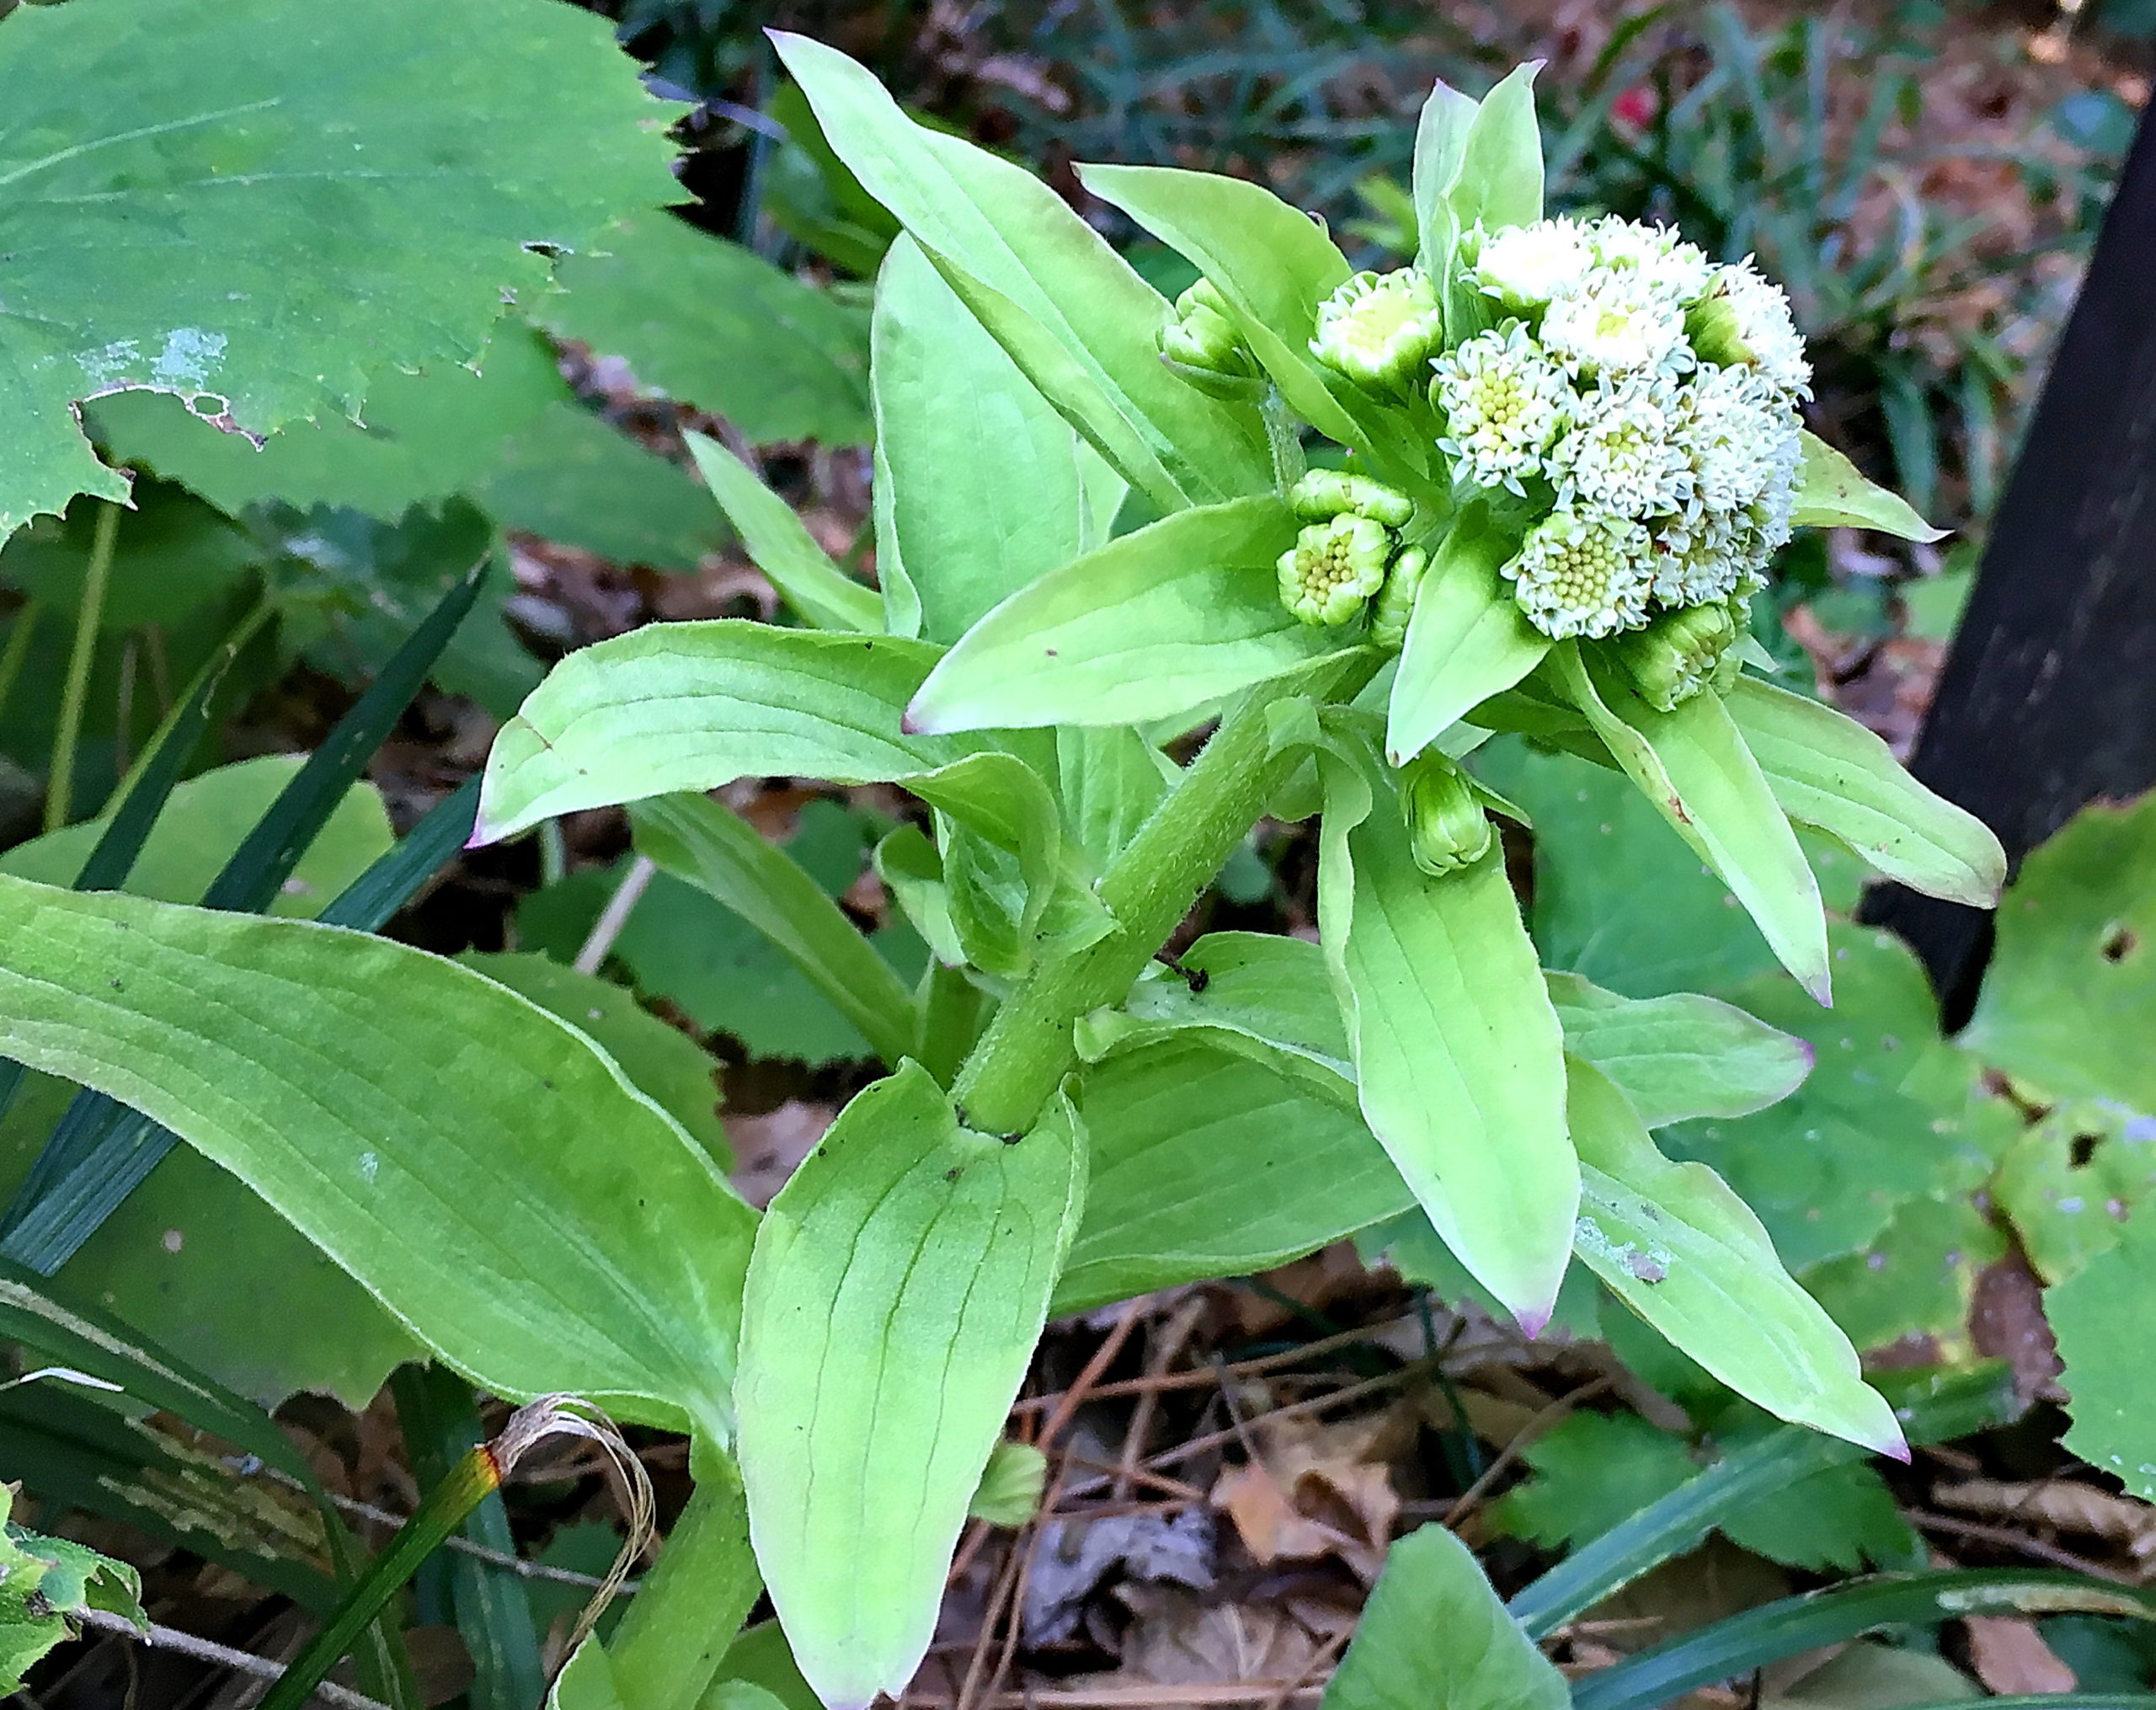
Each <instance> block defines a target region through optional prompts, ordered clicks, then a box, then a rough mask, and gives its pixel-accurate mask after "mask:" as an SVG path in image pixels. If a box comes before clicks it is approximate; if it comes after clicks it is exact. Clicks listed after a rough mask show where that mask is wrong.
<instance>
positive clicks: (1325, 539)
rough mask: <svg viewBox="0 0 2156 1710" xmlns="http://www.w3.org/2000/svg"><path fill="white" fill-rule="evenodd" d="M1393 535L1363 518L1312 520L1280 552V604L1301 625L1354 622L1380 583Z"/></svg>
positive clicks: (1383, 526)
mask: <svg viewBox="0 0 2156 1710" xmlns="http://www.w3.org/2000/svg"><path fill="white" fill-rule="evenodd" d="M1391 556H1392V536H1391V534H1390V532H1388V531H1387V530H1386V528H1385V525H1384V524H1383V523H1381V522H1378V521H1374V520H1373V519H1371V518H1369V517H1367V516H1336V517H1334V518H1332V519H1331V521H1327V522H1314V523H1312V524H1311V525H1310V526H1309V527H1308V528H1305V530H1303V532H1301V533H1299V535H1297V536H1296V537H1295V543H1294V546H1292V547H1290V548H1289V549H1288V550H1287V551H1286V552H1284V553H1281V554H1280V562H1279V567H1278V568H1279V578H1280V603H1281V604H1282V605H1283V606H1285V607H1287V608H1288V609H1289V611H1290V612H1294V614H1295V616H1296V617H1299V619H1301V620H1302V622H1304V623H1309V624H1323V625H1326V627H1328V628H1337V627H1338V626H1339V625H1341V624H1343V623H1353V621H1354V620H1355V618H1356V617H1358V615H1359V614H1360V613H1361V612H1362V609H1363V607H1364V602H1365V601H1368V600H1369V597H1370V596H1371V595H1373V594H1374V593H1376V592H1377V591H1378V590H1379V589H1380V588H1382V587H1383V586H1384V585H1385V564H1386V563H1387V561H1388V560H1389V559H1390V558H1391Z"/></svg>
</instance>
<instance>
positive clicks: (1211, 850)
mask: <svg viewBox="0 0 2156 1710" xmlns="http://www.w3.org/2000/svg"><path fill="white" fill-rule="evenodd" d="M1378 664H1379V660H1378V658H1377V656H1376V655H1374V654H1368V655H1354V656H1353V657H1352V658H1350V659H1348V660H1343V665H1344V666H1345V668H1344V669H1343V670H1342V671H1341V673H1340V674H1339V675H1338V676H1337V677H1336V678H1335V679H1334V681H1333V682H1332V683H1331V687H1330V691H1329V692H1327V693H1326V694H1325V695H1324V698H1326V699H1344V698H1348V697H1353V695H1354V694H1355V693H1356V692H1358V690H1359V689H1361V688H1362V687H1363V686H1364V684H1366V683H1367V682H1369V680H1370V678H1371V677H1372V676H1374V675H1375V673H1376V671H1377V668H1378ZM1291 692H1293V693H1310V692H1313V691H1312V690H1311V688H1310V686H1309V685H1307V684H1301V685H1298V686H1297V687H1296V688H1295V689H1294V691H1291ZM1274 698H1275V697H1270V696H1265V695H1262V694H1255V695H1252V696H1251V697H1250V698H1249V699H1248V700H1246V701H1245V702H1244V703H1243V704H1242V705H1241V707H1239V708H1237V709H1236V710H1235V711H1234V712H1232V713H1230V714H1229V715H1228V717H1227V718H1226V719H1223V720H1222V721H1221V724H1220V728H1219V730H1218V731H1216V732H1215V733H1214V737H1213V740H1211V741H1210V742H1209V743H1207V744H1206V745H1205V750H1204V751H1203V753H1202V754H1200V755H1199V756H1198V758H1197V759H1196V760H1195V761H1193V762H1192V763H1191V766H1190V768H1189V770H1188V771H1187V772H1185V773H1184V774H1183V776H1182V782H1181V783H1178V784H1177V786H1176V787H1175V788H1174V789H1172V790H1171V791H1170V792H1169V793H1168V794H1167V796H1166V799H1163V800H1162V802H1161V805H1160V806H1159V807H1158V808H1157V809H1156V810H1155V811H1154V814H1153V816H1152V817H1151V818H1150V819H1149V820H1146V822H1145V825H1144V826H1141V827H1140V828H1139V832H1138V835H1137V836H1135V837H1134V838H1132V839H1131V841H1130V843H1129V847H1127V848H1125V849H1124V850H1123V853H1122V854H1121V855H1119V856H1118V857H1117V858H1116V860H1115V863H1114V864H1113V866H1111V867H1110V868H1108V870H1107V874H1105V875H1104V876H1103V877H1102V879H1101V883H1100V896H1101V900H1102V902H1104V903H1106V904H1107V906H1108V907H1109V909H1110V910H1111V911H1113V914H1114V915H1115V917H1116V920H1117V921H1118V923H1119V928H1118V931H1116V932H1113V933H1112V934H1110V935H1109V936H1108V937H1107V938H1103V939H1102V940H1101V941H1100V943H1097V944H1093V945H1090V946H1088V947H1087V948H1086V949H1083V950H1079V951H1075V952H1073V953H1072V954H1070V955H1067V956H1060V957H1057V958H1055V959H1052V960H1050V961H1049V962H1047V963H1046V964H1044V965H1043V966H1042V967H1041V968H1040V970H1038V972H1037V973H1035V974H1034V975H1033V976H1032V977H1031V978H1030V979H1028V980H1027V981H1026V983H1025V984H1024V985H1023V986H1021V987H1020V988H1019V990H1018V991H1017V992H1016V993H1014V994H1013V995H1012V996H1011V998H1010V1000H1009V1001H1008V1002H1006V1003H1005V1004H1004V1006H1003V1007H1002V1008H1001V1010H999V1011H998V1012H997V1013H996V1016H995V1020H994V1021H993V1022H992V1023H990V1025H989V1029H988V1032H987V1033H986V1034H985V1035H984V1036H983V1038H982V1039H981V1042H980V1044H979V1046H978V1047H976V1048H975V1050H974V1053H973V1055H971V1056H970V1057H969V1058H968V1059H967V1061H966V1066H965V1068H964V1069H963V1071H961V1072H960V1074H959V1077H958V1082H957V1084H956V1085H955V1086H954V1087H953V1088H952V1097H953V1100H954V1101H955V1102H956V1103H957V1104H958V1108H959V1109H960V1110H962V1111H963V1113H964V1117H963V1120H964V1121H965V1122H966V1124H967V1125H968V1126H969V1127H972V1128H975V1129H979V1130H981V1131H983V1132H985V1133H989V1134H1018V1133H1022V1132H1023V1131H1024V1130H1027V1129H1028V1128H1030V1127H1032V1126H1033V1120H1034V1119H1035V1118H1036V1117H1038V1115H1039V1114H1040V1112H1041V1109H1042V1108H1043V1106H1044V1105H1045V1104H1046V1103H1048V1101H1049V1098H1050V1097H1051V1096H1052V1095H1053V1094H1054V1091H1055V1088H1056V1084H1057V1082H1059V1081H1060V1080H1061V1079H1062V1078H1063V1077H1064V1076H1065V1073H1067V1072H1068V1071H1069V1070H1070V1066H1071V1065H1072V1064H1073V1063H1075V1061H1077V1050H1076V1047H1075V1044H1074V1043H1073V1040H1072V1037H1071V1029H1072V1026H1073V1024H1074V1023H1075V1022H1076V1021H1077V1019H1078V1018H1079V1017H1080V1016H1081V1015H1084V1014H1086V1013H1087V1012H1089V1011H1091V1010H1094V1009H1097V1008H1099V1007H1101V1006H1102V1004H1104V1003H1113V1002H1118V1000H1119V999H1121V998H1122V997H1123V994H1124V993H1125V992H1126V991H1129V989H1130V982H1131V981H1134V980H1135V979H1136V978H1137V977H1138V975H1139V971H1140V970H1143V969H1144V967H1145V965H1146V963H1147V962H1149V961H1150V960H1151V959H1152V957H1153V954H1154V952H1155V951H1156V950H1158V949H1160V948H1161V945H1162V944H1163V943H1166V942H1167V938H1168V935H1169V934H1170V933H1171V932H1174V931H1175V929H1176V927H1177V924H1178V923H1179V922H1181V921H1182V917H1183V916H1185V915H1186V914H1187V913H1189V912H1190V908H1191V905H1192V904H1193V903H1194V902H1196V901H1197V900H1198V895H1199V893H1200V892H1202V891H1203V890H1204V889H1205V887H1206V885H1207V884H1210V883H1211V882H1212V879H1213V878H1214V875H1215V874H1218V873H1219V870H1220V868H1221V866H1222V864H1223V863H1225V862H1226V860H1227V858H1228V857H1229V856H1230V854H1232V853H1233V852H1235V846H1236V845H1237V844H1238V843H1240V842H1241V841H1242V839H1243V837H1244V836H1245V834H1246V833H1247V832H1248V831H1249V830H1250V828H1251V826H1252V825H1253V824H1255V823H1256V822H1257V818H1258V816H1259V815H1261V814H1262V813H1263V812H1264V811H1265V804H1266V803H1267V801H1269V800H1270V799H1272V798H1273V795H1274V794H1277V793H1278V790H1279V789H1280V788H1281V787H1282V786H1283V784H1285V783H1287V782H1288V780H1289V778H1290V777H1291V776H1292V775H1293V774H1294V770H1295V767H1297V766H1298V765H1299V764H1300V763H1301V761H1302V759H1303V755H1302V753H1301V751H1299V750H1295V749H1288V750H1285V751H1282V752H1279V753H1274V752H1273V744H1272V740H1271V735H1270V733H1269V731H1268V729H1267V717H1266V714H1267V708H1269V707H1270V706H1271V705H1272V703H1273V699H1274Z"/></svg>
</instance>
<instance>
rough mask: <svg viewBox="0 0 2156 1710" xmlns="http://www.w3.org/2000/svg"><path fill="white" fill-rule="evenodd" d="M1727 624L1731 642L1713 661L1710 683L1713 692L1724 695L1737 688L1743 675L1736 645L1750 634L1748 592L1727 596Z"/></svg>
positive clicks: (1742, 663)
mask: <svg viewBox="0 0 2156 1710" xmlns="http://www.w3.org/2000/svg"><path fill="white" fill-rule="evenodd" d="M1729 622H1730V628H1731V631H1732V638H1733V639H1732V643H1731V644H1730V645H1729V646H1727V647H1726V648H1724V649H1722V655H1721V658H1720V659H1718V660H1716V661H1715V665H1714V671H1713V673H1712V676H1711V677H1710V683H1711V685H1712V687H1713V688H1714V692H1716V694H1718V695H1726V694H1727V693H1728V692H1730V691H1731V690H1732V689H1733V688H1735V687H1737V678H1738V677H1739V676H1742V674H1743V671H1744V661H1743V660H1742V659H1740V658H1738V657H1737V647H1736V643H1737V642H1738V641H1742V640H1743V639H1744V638H1745V637H1746V636H1748V635H1749V634H1751V633H1752V594H1751V590H1744V591H1743V592H1741V593H1736V594H1732V595H1731V596H1729Z"/></svg>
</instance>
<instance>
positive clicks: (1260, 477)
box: [771, 30, 1273, 510]
mask: <svg viewBox="0 0 2156 1710" xmlns="http://www.w3.org/2000/svg"><path fill="white" fill-rule="evenodd" d="M771 39H772V40H773V42H774V43H775V44H776V46H777V49H778V52H779V57H780V58H781V59H782V60H783V61H785V62H786V67H787V70H788V71H790V72H792V73H793V75H794V77H796V79H798V82H799V83H800V84H801V88H802V89H803V92H804V93H805V94H807V95H808V97H809V104H811V105H812V106H813V107H814V109H815V112H816V117H817V119H818V120H819V122H820V123H821V124H822V126H823V128H824V135H825V137H826V138H828V139H829V141H830V145H831V147H832V148H833V149H834V150H835V151H836V152H837V153H838V155H839V157H840V158H841V159H842V160H844V161H845V162H846V164H847V165H848V166H849V167H851V168H852V169H853V171H854V173H855V174H857V176H858V177H859V179H860V180H861V182H862V184H864V185H866V186H867V189H868V190H869V191H870V193H871V194H873V195H874V196H875V197H876V199H877V200H878V201H880V202H882V203H883V206H885V207H887V208H889V210H890V211H892V212H893V213H894V214H895V215H896V216H898V217H899V221H900V222H901V223H902V224H903V225H904V226H905V228H906V229H907V231H908V232H910V233H911V234H912V235H913V237H914V238H915V241H916V242H918V243H920V245H921V248H923V249H924V250H926V252H927V253H928V254H929V255H930V257H931V259H934V260H935V262H936V263H937V266H938V267H939V268H941V269H942V270H944V272H945V276H946V277H947V278H948V279H949V280H950V281H951V284H952V286H953V288H954V289H955V290H956V291H958V295H959V296H960V297H963V298H964V299H965V301H966V303H967V305H968V307H970V308H972V309H973V311H974V313H975V314H976V315H978V316H979V317H980V318H981V319H982V321H983V322H984V323H985V324H986V325H987V326H988V328H989V329H990V331H991V332H992V333H994V334H995V335H996V336H997V338H998V339H1001V341H1002V342H1003V344H1004V346H1005V348H1006V350H1010V351H1011V356H1012V358H1013V359H1014V360H1015V361H1017V364H1018V366H1020V367H1021V368H1022V369H1023V370H1025V371H1026V372H1027V375H1029V376H1030V377H1032V379H1033V383H1034V384H1035V385H1037V386H1038V387H1040V389H1041V391H1042V392H1043V393H1044V394H1045V395H1046V396H1047V398H1048V399H1049V402H1050V403H1054V405H1055V406H1056V408H1057V409H1060V410H1062V411H1063V412H1064V414H1065V415H1066V416H1067V417H1068V418H1069V419H1070V422H1071V425H1073V426H1074V427H1075V428H1076V429H1077V430H1079V431H1080V432H1081V433H1082V434H1084V435H1085V436H1086V437H1087V438H1088V439H1090V440H1091V441H1092V442H1093V444H1094V445H1095V446H1096V447H1097V449H1098V450H1099V451H1100V452H1101V454H1102V456H1103V457H1106V458H1107V460H1108V462H1111V463H1112V464H1113V465H1114V466H1115V467H1116V468H1118V469H1119V470H1120V471H1121V472H1122V473H1123V476H1124V477H1125V478H1126V479H1128V480H1129V482H1130V484H1132V485H1133V486H1134V487H1137V488H1139V489H1141V490H1143V491H1144V492H1145V493H1146V494H1149V495H1150V497H1151V498H1152V500H1153V502H1154V503H1155V505H1157V506H1159V507H1160V508H1161V510H1175V509H1177V507H1178V506H1180V505H1191V504H1204V503H1208V502H1210V501H1212V500H1220V499H1226V498H1230V497H1232V496H1234V495H1235V494H1239V493H1253V492H1258V491H1261V490H1262V489H1266V488H1267V487H1270V486H1271V485H1272V484H1273V462H1272V456H1271V452H1270V450H1269V448H1268V445H1267V436H1266V434H1265V430H1264V428H1263V425H1262V423H1261V422H1260V421H1259V419H1258V417H1257V410H1256V409H1255V408H1253V407H1249V406H1243V407H1231V406H1230V405H1228V404H1225V403H1220V402H1219V401H1217V400H1215V399H1214V398H1209V397H1208V396H1207V395H1206V394H1205V393H1202V392H1200V391H1198V389H1197V388H1196V387H1193V386H1189V385H1187V384H1186V383H1185V382H1183V381H1182V380H1180V379H1178V378H1177V377H1176V376H1175V375H1174V374H1172V373H1171V372H1170V371H1168V369H1167V368H1166V366H1164V365H1163V364H1162V363H1161V359H1160V352H1159V350H1158V348H1157V346H1156V345H1155V342H1154V341H1155V336H1156V335H1157V334H1158V333H1159V331H1160V329H1161V326H1162V324H1163V323H1165V322H1166V318H1167V315H1168V305H1167V303H1166V301H1165V300H1164V299H1163V298H1162V297H1161V295H1160V293H1159V292H1158V291H1155V290H1154V289H1153V288H1152V286H1150V285H1147V284H1146V283H1145V281H1143V280H1142V279H1140V278H1139V276H1138V275H1137V274H1136V273H1134V272H1133V271H1132V270H1131V269H1130V268H1129V265H1127V264H1126V263H1124V262H1123V259H1121V258H1120V257H1119V256H1118V255H1117V254H1115V252H1114V251H1113V250H1112V249H1111V248H1108V246H1107V243H1106V242H1105V241H1104V240H1103V239H1102V238H1101V236H1100V234H1099V233H1098V232H1095V231H1094V230H1093V229H1092V227H1090V226H1088V225H1087V224H1086V222H1085V221H1083V220H1082V219H1081V218H1080V217H1079V216H1078V215H1077V214H1076V213H1075V212H1073V211H1072V210H1071V208H1070V206H1069V205H1068V204H1067V203H1066V202H1065V201H1064V200H1063V199H1062V198H1061V197H1060V196H1059V195H1056V194H1055V192H1054V190H1050V189H1049V187H1048V186H1047V185H1046V184H1043V183H1042V182H1041V181H1040V180H1039V179H1037V178H1035V177H1033V175H1032V174H1030V173H1027V172H1026V171H1024V170H1023V169H1022V168H1018V167H1016V166H1013V165H1011V164H1010V163H1008V162H1006V161H1002V160H999V159H997V158H995V156H994V155H991V154H989V153H987V152H984V151H983V150H981V149H979V148H976V147H974V145H973V144H971V143H969V142H965V141H963V139H961V138H959V137H956V136H946V135H944V134H942V132H940V131H931V130H929V129H927V128H926V127H925V126H919V125H916V124H915V123H914V122H913V120H910V119H909V118H907V117H906V116H905V114H904V113H902V112H901V111H899V107H898V104H897V103H896V102H894V101H893V100H892V99H891V98H890V96H889V94H886V93H885V91H884V89H883V87H882V85H880V84H879V83H877V81H876V80H875V78H874V77H872V76H870V75H869V73H868V72H867V71H865V70H864V69H863V68H862V67H860V66H858V65H857V64H856V63H854V61H851V60H850V59H848V58H847V57H846V56H845V55H844V54H842V53H841V52H839V51H837V50H836V49H835V48H830V47H825V45H822V44H821V43H819V42H815V41H811V40H809V39H808V38H807V37H806V36H800V35H788V34H787V33H786V32H784V31H782V30H781V31H774V32H773V34H772V38H771Z"/></svg>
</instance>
